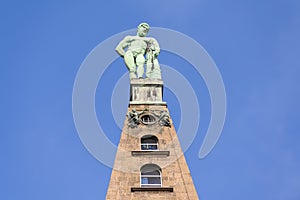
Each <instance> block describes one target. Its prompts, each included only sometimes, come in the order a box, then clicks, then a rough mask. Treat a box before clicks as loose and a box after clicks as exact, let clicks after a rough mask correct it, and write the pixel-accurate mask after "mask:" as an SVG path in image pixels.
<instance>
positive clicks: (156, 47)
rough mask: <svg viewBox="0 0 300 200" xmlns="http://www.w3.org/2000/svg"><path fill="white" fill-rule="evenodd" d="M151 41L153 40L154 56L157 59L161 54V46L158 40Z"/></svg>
mask: <svg viewBox="0 0 300 200" xmlns="http://www.w3.org/2000/svg"><path fill="white" fill-rule="evenodd" d="M151 40H152V45H153V49H154V52H153V54H154V56H155V57H157V56H158V54H159V53H160V47H159V44H158V42H157V40H156V39H154V38H152V39H151Z"/></svg>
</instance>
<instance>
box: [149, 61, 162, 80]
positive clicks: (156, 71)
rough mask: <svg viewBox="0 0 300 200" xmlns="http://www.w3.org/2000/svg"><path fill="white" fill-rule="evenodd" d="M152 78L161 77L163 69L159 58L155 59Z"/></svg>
mask: <svg viewBox="0 0 300 200" xmlns="http://www.w3.org/2000/svg"><path fill="white" fill-rule="evenodd" d="M151 78H156V79H161V70H160V66H159V63H158V60H157V59H154V60H153V69H152V73H151Z"/></svg>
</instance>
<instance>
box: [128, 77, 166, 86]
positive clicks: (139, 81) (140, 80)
mask: <svg viewBox="0 0 300 200" xmlns="http://www.w3.org/2000/svg"><path fill="white" fill-rule="evenodd" d="M163 84H164V82H163V81H162V80H161V79H149V78H132V79H130V85H163Z"/></svg>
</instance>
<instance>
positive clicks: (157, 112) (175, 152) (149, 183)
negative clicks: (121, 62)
mask: <svg viewBox="0 0 300 200" xmlns="http://www.w3.org/2000/svg"><path fill="white" fill-rule="evenodd" d="M130 94H131V97H130V102H129V106H128V111H127V115H126V119H125V123H124V127H123V130H122V135H121V138H120V143H119V146H118V151H117V154H116V158H115V163H114V168H113V170H112V174H111V179H110V183H109V187H108V191H107V194H106V199H107V200H128V199H136V200H141V199H150V200H156V199H165V200H170V199H178V200H184V199H190V200H197V199H199V198H198V195H197V192H196V190H195V187H194V184H193V181H192V177H191V175H190V171H189V169H188V166H187V163H186V160H185V157H184V155H183V153H182V150H181V147H180V143H179V140H178V137H177V134H176V131H175V128H174V126H173V123H172V120H171V117H170V115H169V111H168V108H167V104H166V102H163V98H162V97H163V81H162V80H161V79H149V78H145V79H139V78H132V79H130Z"/></svg>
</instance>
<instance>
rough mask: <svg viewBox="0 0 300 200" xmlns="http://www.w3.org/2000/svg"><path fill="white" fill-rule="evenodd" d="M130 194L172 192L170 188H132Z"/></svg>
mask: <svg viewBox="0 0 300 200" xmlns="http://www.w3.org/2000/svg"><path fill="white" fill-rule="evenodd" d="M131 192H173V188H172V187H132V188H131Z"/></svg>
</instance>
